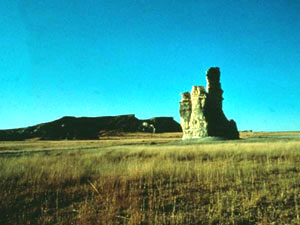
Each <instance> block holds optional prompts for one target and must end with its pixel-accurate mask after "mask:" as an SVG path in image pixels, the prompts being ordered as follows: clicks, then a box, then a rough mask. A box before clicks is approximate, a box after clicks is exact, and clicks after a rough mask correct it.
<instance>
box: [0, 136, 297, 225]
mask: <svg viewBox="0 0 300 225" xmlns="http://www.w3.org/2000/svg"><path fill="white" fill-rule="evenodd" d="M173 135H174V136H172V135H168V134H164V135H160V136H159V135H158V136H156V137H155V136H151V137H149V138H146V137H145V138H141V136H139V135H135V136H134V137H132V138H129V137H127V138H124V139H120V140H102V141H100V140H99V141H61V142H56V141H54V142H52V141H27V142H2V143H0V149H1V152H0V171H1V173H0V191H1V193H0V202H1V205H0V212H1V216H0V224H300V210H299V207H300V173H299V172H300V139H297V138H295V139H294V140H288V141H286V140H285V139H278V140H276V139H270V140H268V139H267V140H264V141H262V142H261V141H247V139H244V140H240V141H227V142H225V141H217V142H201V143H187V144H182V143H181V142H176V140H178V139H180V137H179V135H178V134H173ZM128 136H130V135H128ZM170 140H171V142H169V141H170ZM166 142H168V143H166Z"/></svg>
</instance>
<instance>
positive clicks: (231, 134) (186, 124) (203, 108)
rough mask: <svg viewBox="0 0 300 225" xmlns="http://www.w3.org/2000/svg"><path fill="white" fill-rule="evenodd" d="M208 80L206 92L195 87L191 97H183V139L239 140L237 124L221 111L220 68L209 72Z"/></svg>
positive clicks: (181, 102) (187, 94) (207, 74)
mask: <svg viewBox="0 0 300 225" xmlns="http://www.w3.org/2000/svg"><path fill="white" fill-rule="evenodd" d="M206 78H207V88H206V90H207V92H206V91H205V88H204V87H203V86H193V88H192V91H191V94H190V93H189V92H185V93H182V99H181V101H180V118H181V127H182V130H183V137H182V139H191V138H202V137H207V136H216V137H224V138H227V139H238V138H239V133H238V130H237V127H236V123H235V122H234V121H233V120H230V121H228V120H227V118H226V116H225V114H224V112H223V110H222V101H223V97H222V95H223V90H222V88H221V83H220V70H219V68H218V67H212V68H210V69H209V70H208V71H207V73H206Z"/></svg>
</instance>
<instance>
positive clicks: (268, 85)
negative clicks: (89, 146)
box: [0, 0, 300, 131]
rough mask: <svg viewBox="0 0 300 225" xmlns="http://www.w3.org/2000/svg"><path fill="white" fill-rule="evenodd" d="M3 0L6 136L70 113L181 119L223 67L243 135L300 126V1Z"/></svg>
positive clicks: (1, 74)
mask: <svg viewBox="0 0 300 225" xmlns="http://www.w3.org/2000/svg"><path fill="white" fill-rule="evenodd" d="M1 3H2V4H0V99H1V104H0V129H8V128H17V127H26V126H30V125H35V124H38V123H41V122H47V121H52V120H55V119H58V118H60V117H63V116H67V115H68V116H77V117H79V116H90V117H95V116H107V115H122V114H135V115H136V117H138V118H140V119H147V118H151V117H158V116H171V117H174V119H175V120H177V121H178V122H179V121H180V117H179V101H180V99H181V95H180V93H182V92H185V91H190V90H191V88H192V86H193V85H201V86H205V85H206V77H205V76H206V73H205V72H206V70H207V69H208V68H209V67H212V66H218V67H220V70H221V83H222V89H223V90H224V94H223V97H224V101H223V110H224V112H225V114H226V116H227V118H228V119H234V120H235V121H236V123H237V126H238V129H239V130H254V131H299V130H300V98H299V96H300V82H299V80H300V79H299V76H300V13H299V11H300V1H298V0H276V1H271V0H240V1H233V0H43V1H40V0H26V1H22V0H2V1H1ZM3 3H4V4H3Z"/></svg>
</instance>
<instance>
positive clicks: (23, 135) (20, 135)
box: [0, 115, 181, 141]
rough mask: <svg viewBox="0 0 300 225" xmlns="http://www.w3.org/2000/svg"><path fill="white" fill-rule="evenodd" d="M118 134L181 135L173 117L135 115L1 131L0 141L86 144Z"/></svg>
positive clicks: (71, 119) (63, 120)
mask: <svg viewBox="0 0 300 225" xmlns="http://www.w3.org/2000/svg"><path fill="white" fill-rule="evenodd" d="M118 132H151V133H162V132H181V127H180V124H178V123H177V122H176V121H175V120H174V119H173V117H154V118H151V119H147V120H139V119H138V118H136V117H135V115H121V116H103V117H79V118H77V117H72V116H65V117H62V118H60V119H58V120H55V121H51V122H48V123H41V124H38V125H35V126H30V127H26V128H18V129H9V130H0V141H18V140H19V141H20V140H26V139H31V138H39V139H42V140H89V139H99V134H100V133H109V134H113V133H118Z"/></svg>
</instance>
